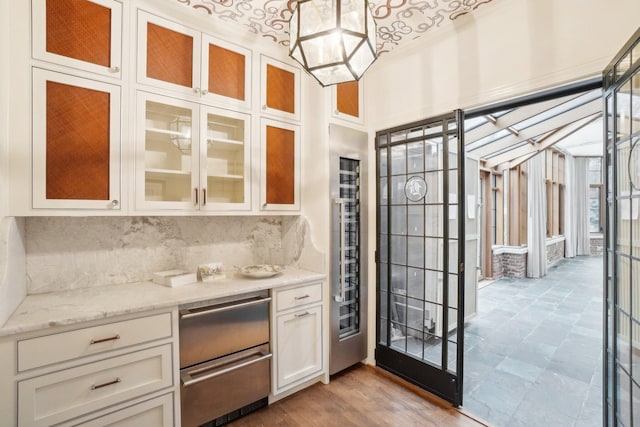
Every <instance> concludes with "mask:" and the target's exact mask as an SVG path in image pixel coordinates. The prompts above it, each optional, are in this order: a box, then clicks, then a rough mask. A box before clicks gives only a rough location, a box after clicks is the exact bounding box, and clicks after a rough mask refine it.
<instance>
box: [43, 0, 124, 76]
mask: <svg viewBox="0 0 640 427" xmlns="http://www.w3.org/2000/svg"><path fill="white" fill-rule="evenodd" d="M32 8H33V10H32V14H33V19H32V37H33V57H34V59H38V60H42V61H47V62H51V63H55V64H60V65H64V66H67V67H72V68H75V69H78V70H82V71H89V72H92V73H96V74H101V75H103V76H108V77H117V78H120V77H121V75H122V65H121V64H122V52H121V48H122V3H121V2H120V1H115V0H76V1H74V2H60V1H54V0H33V3H32Z"/></svg>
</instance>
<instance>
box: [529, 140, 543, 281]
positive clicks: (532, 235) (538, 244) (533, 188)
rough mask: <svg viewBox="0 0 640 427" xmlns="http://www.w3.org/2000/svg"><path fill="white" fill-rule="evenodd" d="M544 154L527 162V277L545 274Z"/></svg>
mask: <svg viewBox="0 0 640 427" xmlns="http://www.w3.org/2000/svg"><path fill="white" fill-rule="evenodd" d="M544 168H545V162H544V152H543V153H541V154H538V155H536V156H535V157H533V158H531V159H530V160H529V161H528V162H527V171H528V174H529V179H528V182H527V184H528V185H527V190H528V192H529V203H528V205H529V212H528V221H527V242H528V253H527V277H533V278H537V277H543V276H545V275H546V274H547V189H546V186H545V182H544Z"/></svg>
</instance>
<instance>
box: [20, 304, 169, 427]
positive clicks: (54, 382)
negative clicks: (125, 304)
mask: <svg viewBox="0 0 640 427" xmlns="http://www.w3.org/2000/svg"><path fill="white" fill-rule="evenodd" d="M176 320H177V314H176V313H173V312H165V313H160V314H155V315H147V316H143V317H138V318H125V319H117V320H115V321H111V322H104V323H101V324H94V325H91V326H89V327H86V326H85V327H78V328H77V329H68V328H65V329H64V330H56V329H53V330H50V331H47V332H48V333H47V335H40V336H24V337H18V338H17V339H16V340H15V344H14V345H15V347H14V348H15V349H16V350H15V351H16V357H15V362H16V367H17V369H16V371H17V375H16V377H15V387H16V397H17V399H16V400H17V405H16V406H17V414H16V415H17V420H16V421H17V425H19V426H50V425H56V426H58V425H63V426H77V425H87V426H104V425H110V426H111V425H117V426H134V425H135V426H147V425H149V426H173V425H175V424H176V419H178V418H179V417H177V416H176V414H175V407H176V406H175V405H176V403H175V402H176V399H175V396H176V393H177V386H176V381H175V379H176V375H175V374H176V372H177V370H178V366H177V362H176V354H177V351H176V349H177V333H176V331H175V325H176ZM145 331H146V332H147V333H146V334H145ZM27 344H28V345H27ZM94 347H95V349H94ZM82 348H87V349H91V350H90V351H80V350H81V349H82ZM34 353H39V354H40V355H46V354H51V355H53V357H52V360H51V361H50V363H49V364H46V363H42V362H41V361H40V359H42V360H44V357H43V356H38V358H36V357H35V355H34ZM79 356H80V357H79ZM29 368H31V369H29ZM21 369H22V370H23V371H22V372H20V370H21ZM25 369H26V370H25Z"/></svg>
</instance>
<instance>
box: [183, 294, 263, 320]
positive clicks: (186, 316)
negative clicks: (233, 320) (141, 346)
mask: <svg viewBox="0 0 640 427" xmlns="http://www.w3.org/2000/svg"><path fill="white" fill-rule="evenodd" d="M269 301H271V297H265V298H257V299H252V300H249V301H246V302H241V303H238V304H232V305H225V306H221V307H213V308H211V309H209V310H203V311H193V312H192V311H190V310H181V311H180V319H190V318H192V317H198V316H205V315H207V314H213V313H221V312H223V311H229V310H235V309H236V308H243V307H250V306H252V305H258V304H264V303H267V302H269Z"/></svg>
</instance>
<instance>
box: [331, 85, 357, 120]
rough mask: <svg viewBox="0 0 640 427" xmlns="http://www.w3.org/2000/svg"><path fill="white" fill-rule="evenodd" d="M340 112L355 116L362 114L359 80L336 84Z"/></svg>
mask: <svg viewBox="0 0 640 427" xmlns="http://www.w3.org/2000/svg"><path fill="white" fill-rule="evenodd" d="M336 95H337V99H338V102H337V104H338V112H339V113H342V114H348V115H350V116H353V117H359V116H360V108H359V107H360V106H359V105H358V104H359V102H358V101H359V98H358V82H346V83H339V84H338V85H336Z"/></svg>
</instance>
